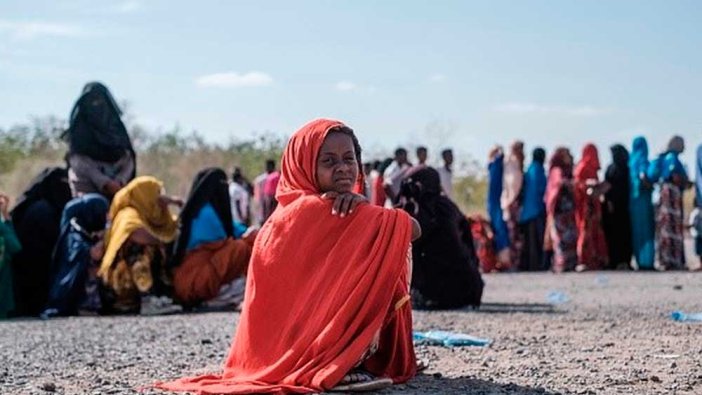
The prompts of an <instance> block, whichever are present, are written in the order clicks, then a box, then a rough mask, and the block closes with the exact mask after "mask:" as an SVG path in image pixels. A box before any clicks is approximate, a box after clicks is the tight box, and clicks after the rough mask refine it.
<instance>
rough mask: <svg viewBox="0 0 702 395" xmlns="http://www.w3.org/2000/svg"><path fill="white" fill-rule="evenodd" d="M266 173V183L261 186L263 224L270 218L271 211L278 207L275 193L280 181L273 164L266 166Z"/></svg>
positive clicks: (278, 173)
mask: <svg viewBox="0 0 702 395" xmlns="http://www.w3.org/2000/svg"><path fill="white" fill-rule="evenodd" d="M266 171H268V177H266V183H265V184H264V186H263V221H264V222H265V221H266V220H267V219H268V217H270V216H271V214H273V211H275V208H276V207H277V206H278V200H277V199H276V197H275V191H276V189H277V188H278V182H279V181H280V172H279V171H278V170H276V169H275V162H272V163H268V164H266Z"/></svg>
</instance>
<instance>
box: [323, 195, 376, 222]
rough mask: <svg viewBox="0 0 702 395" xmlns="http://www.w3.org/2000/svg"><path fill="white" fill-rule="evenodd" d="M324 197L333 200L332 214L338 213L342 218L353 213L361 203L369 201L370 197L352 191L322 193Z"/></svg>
mask: <svg viewBox="0 0 702 395" xmlns="http://www.w3.org/2000/svg"><path fill="white" fill-rule="evenodd" d="M322 199H328V200H333V201H334V203H333V204H332V215H338V216H340V217H341V218H343V217H345V216H347V215H350V214H352V213H353V210H355V209H356V207H358V206H359V205H361V204H364V203H368V199H366V197H365V196H363V195H359V194H357V193H351V192H348V193H338V192H326V193H324V194H322Z"/></svg>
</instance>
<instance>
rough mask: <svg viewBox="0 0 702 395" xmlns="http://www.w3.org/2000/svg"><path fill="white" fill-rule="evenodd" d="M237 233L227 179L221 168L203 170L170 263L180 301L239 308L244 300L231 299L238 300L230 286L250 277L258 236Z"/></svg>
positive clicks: (191, 194)
mask: <svg viewBox="0 0 702 395" xmlns="http://www.w3.org/2000/svg"><path fill="white" fill-rule="evenodd" d="M234 234H235V231H234V221H233V219H232V212H231V210H230V202H229V191H228V185H227V175H226V174H225V173H224V171H223V170H222V169H218V168H209V169H205V170H202V171H201V172H199V173H198V174H197V175H196V176H195V180H194V181H193V186H192V188H191V189H190V196H189V197H188V200H187V202H186V203H185V207H184V208H183V211H182V212H181V213H180V235H179V236H178V239H177V240H176V242H175V244H174V247H173V251H174V252H173V258H172V259H171V261H170V266H171V270H172V273H173V291H174V296H175V299H176V300H177V301H178V302H180V303H181V304H184V305H197V304H200V303H202V302H208V301H212V302H218V303H217V305H218V306H220V305H227V304H234V305H236V304H238V303H237V302H238V301H240V298H239V300H236V299H232V298H236V297H237V296H239V295H236V294H232V292H231V290H232V289H233V288H234V287H233V284H232V282H233V281H234V280H237V279H240V278H241V277H243V276H245V275H246V270H247V268H248V266H249V258H250V257H251V249H252V247H253V242H254V240H255V238H256V235H255V234H252V235H249V236H248V237H247V238H245V239H244V240H235V239H234ZM220 291H221V292H220ZM241 291H243V289H241ZM241 293H242V292H239V294H241ZM218 296H219V298H218ZM215 298H217V299H218V300H217V301H213V299H215ZM226 302H231V303H226ZM212 307H214V306H212Z"/></svg>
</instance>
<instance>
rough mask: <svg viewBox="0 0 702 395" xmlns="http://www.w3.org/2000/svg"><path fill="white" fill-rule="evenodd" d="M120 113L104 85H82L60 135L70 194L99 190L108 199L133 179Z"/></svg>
mask: <svg viewBox="0 0 702 395" xmlns="http://www.w3.org/2000/svg"><path fill="white" fill-rule="evenodd" d="M121 115H122V111H121V110H120V109H119V107H118V106H117V103H116V102H115V99H114V98H113V97H112V94H111V93H110V91H109V90H108V89H107V87H105V86H104V85H103V84H101V83H99V82H91V83H88V84H87V85H85V87H84V88H83V93H82V94H81V96H80V98H79V99H78V101H76V104H75V105H74V106H73V110H72V111H71V118H70V125H69V127H68V129H67V130H66V132H65V135H64V137H65V138H66V140H68V145H69V149H68V155H67V162H68V164H69V170H68V177H69V180H70V183H71V192H72V193H73V196H80V195H82V194H85V193H101V194H103V195H105V196H107V197H108V198H110V199H111V198H112V197H113V196H114V195H115V193H117V191H118V190H119V189H120V188H122V187H124V186H125V185H126V184H127V183H128V182H129V181H130V180H131V179H132V178H134V175H135V174H136V157H135V155H134V149H133V148H132V142H131V140H130V138H129V134H127V129H126V128H125V127H124V123H122V119H120V116H121Z"/></svg>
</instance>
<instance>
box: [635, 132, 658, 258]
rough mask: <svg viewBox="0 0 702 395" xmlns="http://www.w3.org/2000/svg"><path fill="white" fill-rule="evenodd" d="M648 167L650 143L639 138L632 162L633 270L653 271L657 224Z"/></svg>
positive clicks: (636, 139)
mask: <svg viewBox="0 0 702 395" xmlns="http://www.w3.org/2000/svg"><path fill="white" fill-rule="evenodd" d="M648 167H649V161H648V143H647V142H646V138H645V137H643V136H639V137H636V138H635V139H634V141H633V144H632V147H631V157H630V158H629V181H630V183H631V187H630V190H629V193H630V199H629V214H630V215H629V216H630V219H631V244H632V251H633V254H634V258H635V262H636V263H635V265H634V269H648V270H650V269H653V264H654V261H655V258H656V255H655V239H656V223H655V215H654V210H653V201H652V198H651V194H652V192H653V183H652V182H651V181H650V180H649V178H648V175H647V172H648Z"/></svg>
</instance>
